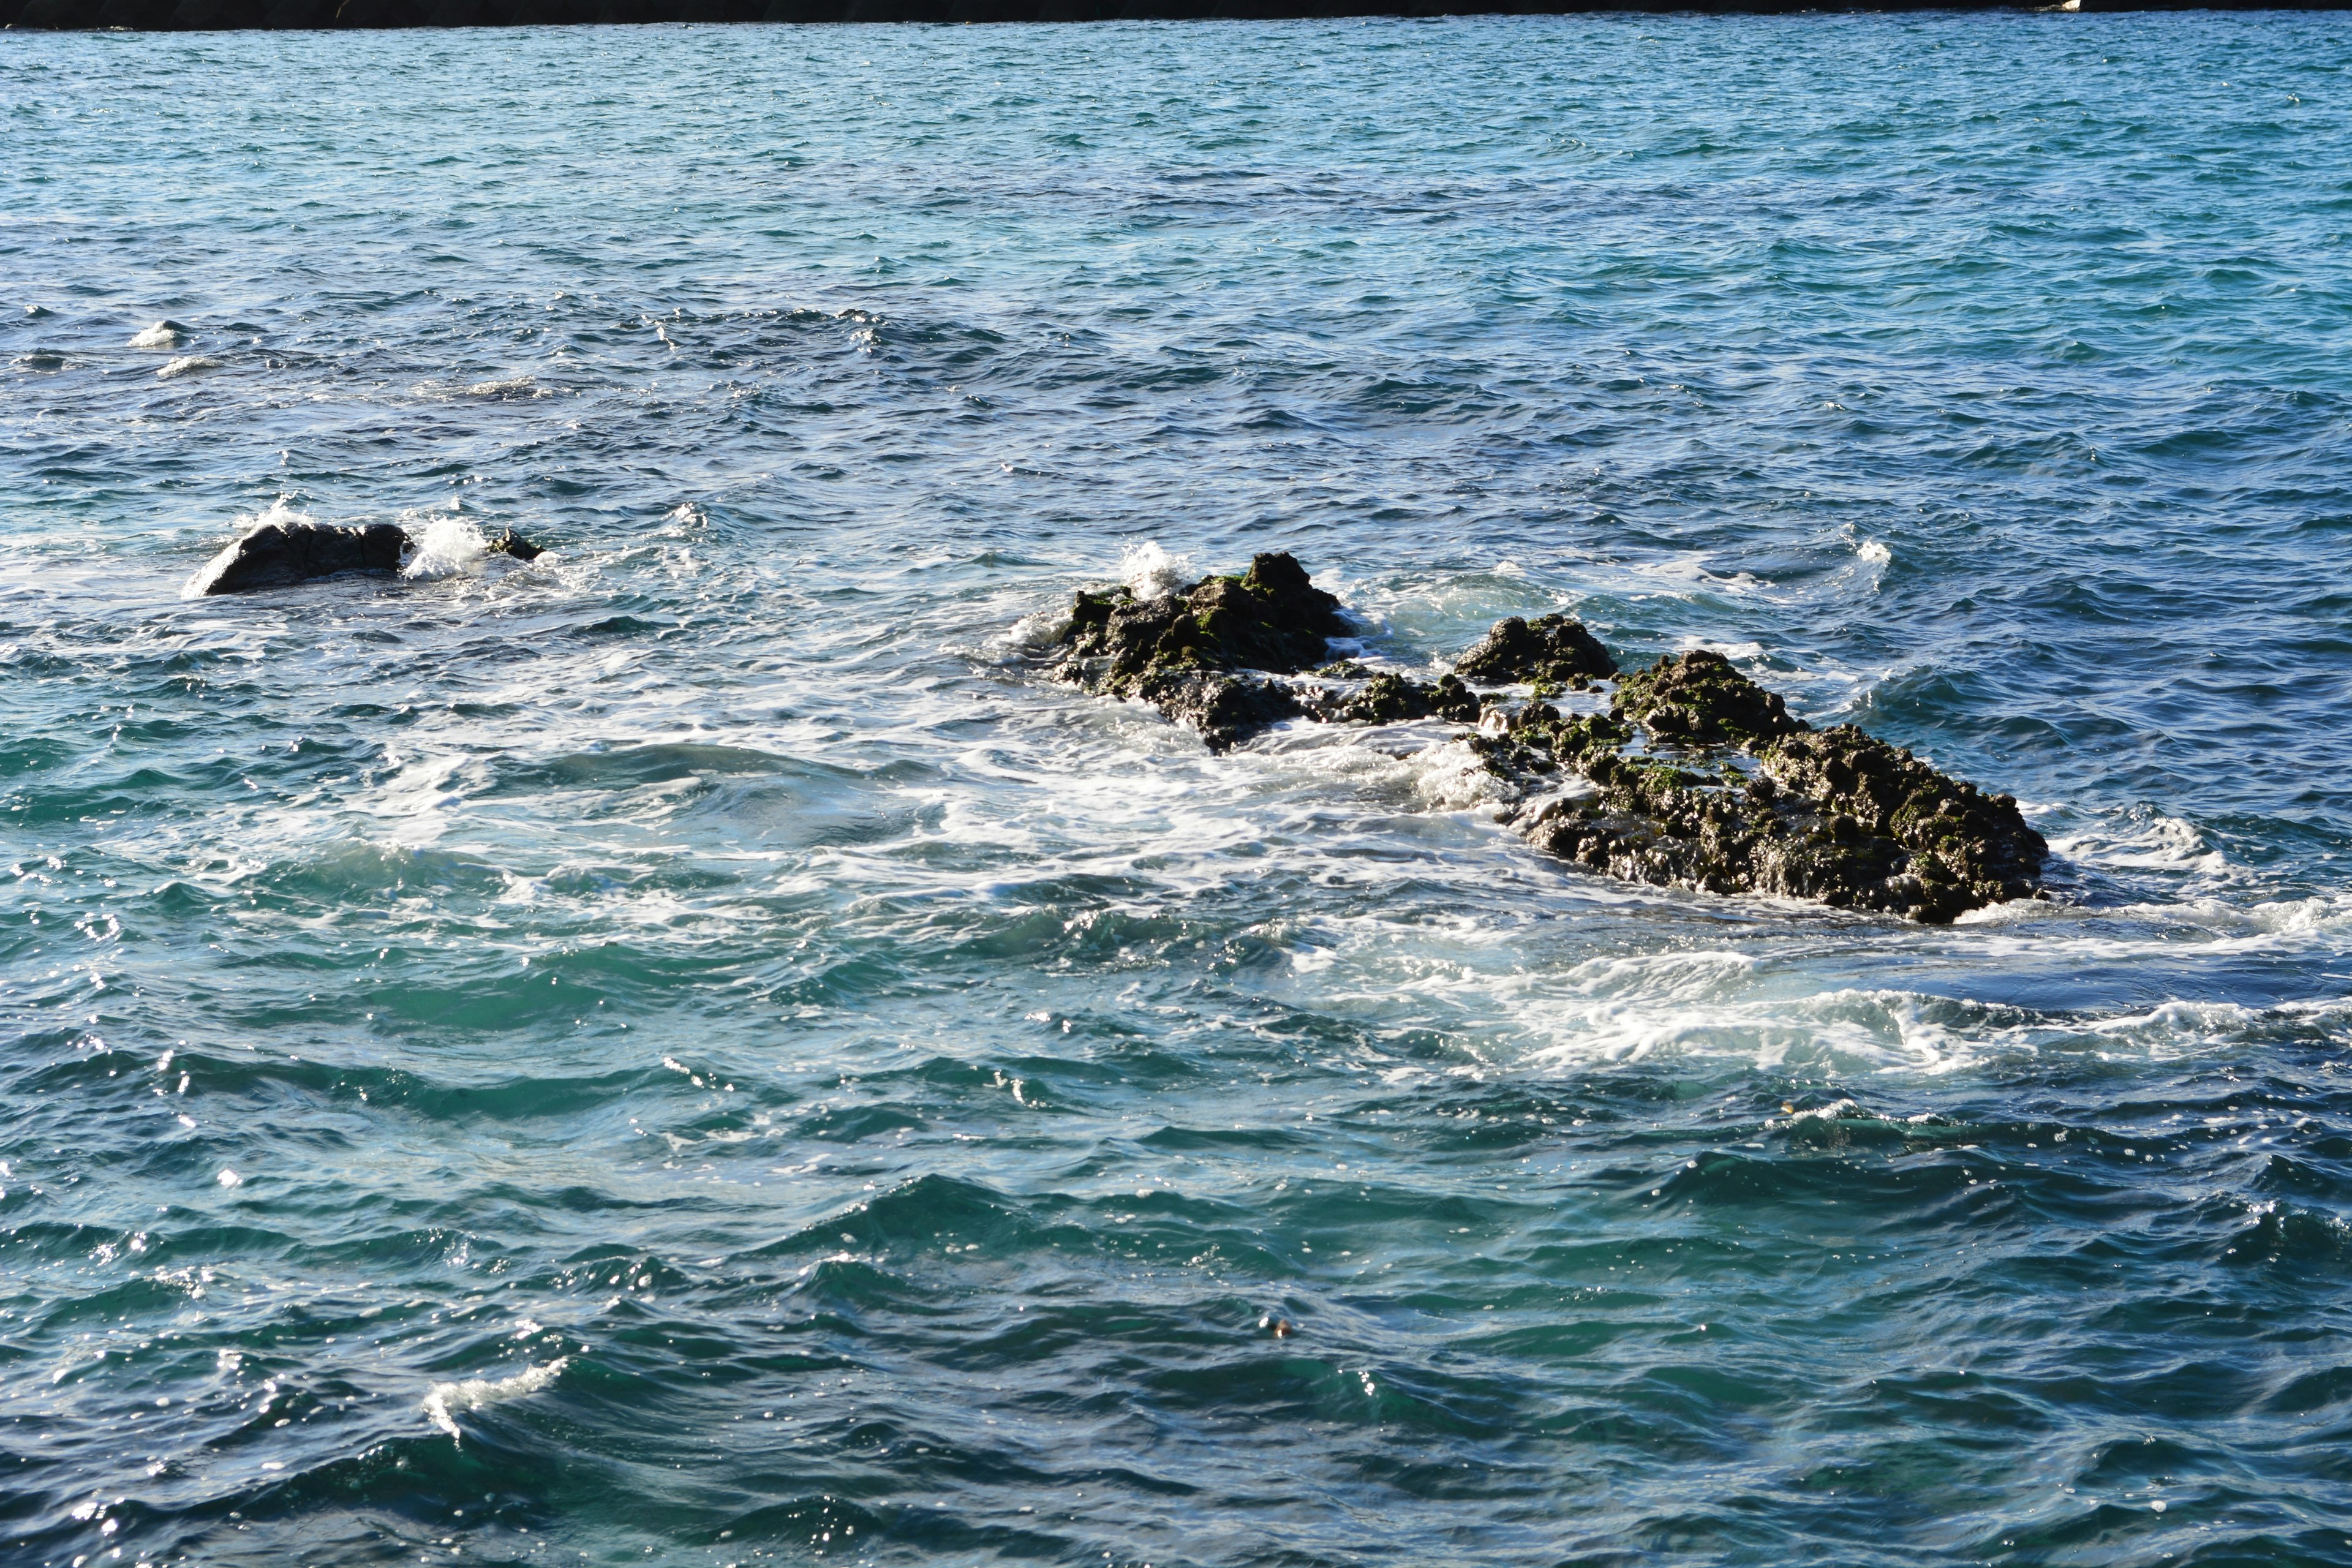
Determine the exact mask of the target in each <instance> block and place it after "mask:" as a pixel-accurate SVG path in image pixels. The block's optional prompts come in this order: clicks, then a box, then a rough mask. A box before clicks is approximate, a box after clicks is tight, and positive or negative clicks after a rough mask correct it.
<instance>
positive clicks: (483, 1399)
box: [425, 1356, 572, 1442]
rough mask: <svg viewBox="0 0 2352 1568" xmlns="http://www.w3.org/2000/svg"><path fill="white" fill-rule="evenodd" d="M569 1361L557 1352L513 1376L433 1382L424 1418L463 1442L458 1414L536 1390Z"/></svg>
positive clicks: (544, 1385)
mask: <svg viewBox="0 0 2352 1568" xmlns="http://www.w3.org/2000/svg"><path fill="white" fill-rule="evenodd" d="M571 1362H572V1358H571V1357H570V1356H557V1357H556V1358H555V1359H554V1360H553V1361H551V1362H549V1363H546V1364H545V1365H544V1366H527V1367H525V1368H523V1370H522V1371H520V1372H519V1373H515V1374H514V1375H513V1376H512V1377H501V1378H497V1379H491V1378H483V1377H469V1378H467V1379H465V1380H464V1381H463V1382H460V1383H436V1384H434V1385H433V1392H432V1393H430V1394H426V1395H425V1419H426V1420H428V1421H430V1422H432V1423H433V1425H434V1426H437V1427H439V1428H440V1429H441V1430H442V1431H444V1432H446V1433H448V1434H449V1436H450V1437H451V1438H453V1439H455V1440H457V1441H460V1442H462V1441H463V1440H464V1434H463V1433H461V1432H459V1431H458V1429H457V1416H458V1415H459V1414H461V1413H467V1412H471V1411H476V1410H480V1409H482V1408H484V1407H486V1406H488V1405H503V1404H505V1403H506V1402H507V1401H508V1400H509V1399H520V1398H522V1397H524V1396H525V1395H527V1394H537V1393H538V1392H539V1391H540V1390H541V1389H542V1388H545V1387H547V1386H548V1385H549V1384H552V1383H553V1382H554V1381H555V1380H556V1379H557V1378H558V1377H560V1376H562V1373H563V1369H564V1368H565V1367H566V1366H568V1365H570V1364H571Z"/></svg>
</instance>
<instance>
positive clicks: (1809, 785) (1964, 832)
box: [1055, 555, 2049, 923]
mask: <svg viewBox="0 0 2352 1568" xmlns="http://www.w3.org/2000/svg"><path fill="white" fill-rule="evenodd" d="M1346 631H1347V626H1346V623H1345V621H1344V620H1342V619H1341V617H1340V615H1339V603H1338V601H1337V600H1335V599H1333V598H1332V597H1331V596H1330V595H1328V594H1325V593H1322V592H1321V591H1320V590H1318V589H1316V588H1315V587H1313V586H1312V585H1311V584H1309V583H1308V582H1307V574H1306V573H1305V571H1304V570H1302V569H1301V568H1300V567H1299V565H1298V563H1297V562H1296V561H1294V560H1292V559H1291V558H1290V557H1289V556H1287V555H1261V556H1258V557H1257V558H1256V559H1255V561H1253V562H1252V563H1251V565H1250V570H1249V572H1248V573H1246V574H1244V575H1243V576H1240V577H1206V578H1202V580H1201V581H1200V582H1198V583H1195V584H1192V585H1191V586H1190V587H1188V588H1186V589H1184V590H1182V591H1181V593H1177V594H1172V595H1165V596H1163V597H1160V598H1156V599H1140V598H1138V597H1137V596H1136V595H1134V594H1133V593H1132V592H1130V591H1129V590H1127V589H1124V588H1121V589H1116V590H1113V591H1111V592H1109V593H1102V594H1080V595H1078V598H1077V603H1076V606H1075V608H1074V610H1073V614H1072V617H1071V620H1070V624H1069V626H1068V627H1067V628H1066V630H1065V631H1064V632H1063V634H1062V637H1061V638H1060V641H1059V643H1058V645H1057V647H1056V648H1055V658H1056V660H1057V668H1058V670H1059V673H1060V674H1061V675H1062V676H1063V678H1064V679H1070V680H1074V681H1076V682H1077V683H1078V684H1080V685H1083V686H1086V687H1087V688H1088V689H1091V690H1097V691H1103V692H1109V693H1114V694H1117V695H1119V696H1128V697H1139V698H1142V699H1144V700H1148V701H1150V702H1153V703H1155V704H1156V705H1158V707H1159V708H1160V711H1162V712H1163V713H1165V714H1167V715H1168V716H1169V717H1170V718H1171V719H1172V720H1175V721H1178V722H1181V723H1186V724H1189V725H1191V726H1192V727H1193V728H1194V729H1196V730H1198V731H1200V732H1201V734H1202V738H1203V739H1205V740H1206V741H1207V742H1208V743H1209V744H1210V746H1211V747H1212V748H1213V749H1217V750H1223V749H1225V748H1227V747H1230V746H1232V745H1234V744H1235V743H1237V742H1239V741H1241V740H1243V739H1245V738H1246V737H1247V736H1249V735H1250V734H1252V733H1255V731H1258V730H1261V729H1264V728H1265V727H1266V726H1267V725H1270V724H1275V723H1278V722H1281V721H1284V720H1286V719H1294V718H1301V717H1304V718H1308V719H1312V720H1316V721H1322V722H1328V723H1370V724H1380V723H1395V722H1401V721H1409V720H1432V719H1433V720H1439V721H1448V722H1453V723H1459V724H1465V725H1475V726H1476V728H1475V731H1473V732H1472V733H1471V734H1470V735H1469V737H1468V740H1469V743H1470V745H1471V747H1472V749H1473V750H1474V751H1475V752H1476V754H1477V755H1478V757H1479V758H1480V760H1481V761H1482V763H1484V764H1485V766H1486V768H1487V770H1488V771H1489V772H1491V773H1494V774H1495V775H1496V777H1497V778H1498V779H1500V780H1502V781H1503V783H1504V784H1505V785H1506V788H1507V792H1508V793H1509V795H1511V796H1512V797H1513V801H1512V804H1511V805H1509V806H1508V807H1507V812H1506V817H1507V820H1508V821H1509V822H1510V823H1511V824H1512V825H1513V826H1515V827H1517V830H1518V831H1519V832H1521V833H1522V834H1524V835H1525V836H1526V837H1528V839H1529V840H1530V841H1531V842H1533V843H1534V844H1536V845H1538V846H1539V847H1542V848H1544V849H1547V850H1549V851H1550V852H1551V853H1553V854H1555V855H1558V856H1559V857H1561V858H1563V859H1567V860H1571V861H1573V862H1575V863H1576V864H1578V865H1580V866H1584V867H1587V868H1591V869H1592V870H1595V871H1601V872H1604V873H1606V874H1608V875H1610V876H1613V877H1619V878H1622V879H1626V880H1629V881H1636V882H1649V883H1654V884H1657V885H1660V886H1665V887H1678V888H1689V889H1696V890H1700V891H1706V892H1712V893H1726V894H1737V893H1761V894H1768V895H1772V896H1778V897H1784V898H1794V899H1806V900H1813V901H1816V902H1820V903H1824V904H1829V905H1832V906H1834V907H1837V908H1840V909H1853V910H1874V911H1879V912H1883V913H1887V914H1896V915H1902V916H1905V917H1906V918H1908V919H1911V920H1916V921H1927V922H1931V923H1946V922H1948V921H1952V920H1954V919H1956V918H1957V917H1958V916H1959V915H1961V914H1964V913H1966V912H1967V911H1968V910H1974V909H1981V908H1983V907H1984V906H1986V905H1988V904H1994V903H2000V902H2003V901H2005V900H2012V899H2022V898H2031V897H2033V896H2035V895H2036V893H2037V891H2038V879H2039V878H2040V876H2041V872H2042V864H2043V861H2044V860H2045V859H2046V858H2047V857H2048V854H2049V846H2048V845H2047V844H2045V843H2044V842H2043V840H2042V836H2041V835H2040V834H2038V833H2036V832H2034V831H2033V829H2032V827H2031V826H2027V824H2026V821H2025V818H2024V816H2023V814H2022V813H2021V812H2020V811H2019V810H2018V807H2017V802H2016V801H2014V800H2013V799H2011V797H2010V796H2008V795H1987V794H1985V793H1983V792H1982V791H1980V790H1979V789H1978V788H1977V787H1976V786H1975V785H1974V784H1969V783H1966V782H1964V781H1962V780H1958V779H1954V778H1952V777H1950V776H1949V775H1948V774H1945V773H1940V772H1938V771H1937V769H1935V768H1934V767H1932V766H1930V765H1929V764H1928V763H1924V762H1921V761H1920V760H1919V759H1918V758H1916V757H1914V756H1913V755H1912V754H1911V753H1910V752H1907V751H1904V750H1902V749H1901V748H1899V747H1895V746H1892V745H1889V744H1888V743H1886V742H1884V741H1881V740H1879V739H1877V738H1875V737H1874V736H1871V735H1868V734H1865V733H1864V732H1863V731H1860V730H1858V729H1856V728H1854V727H1853V725H1851V724H1841V725H1838V726H1836V727H1835V728H1833V729H1830V730H1815V729H1814V728H1813V727H1812V726H1811V725H1810V724H1808V723H1806V722H1805V721H1802V720H1801V719H1797V718H1795V717H1792V716H1791V715H1790V712H1789V710H1788V705H1787V703H1786V702H1785V701H1784V700H1782V699H1781V697H1780V695H1779V694H1778V693H1777V692H1772V691H1768V690H1766V689H1764V688H1762V687H1760V686H1759V685H1758V684H1757V683H1756V682H1754V681H1753V680H1750V679H1748V677H1747V676H1745V675H1743V674H1741V673H1740V672H1739V670H1738V668H1735V667H1734V666H1733V665H1732V663H1731V661H1730V660H1728V659H1727V658H1724V657H1723V656H1722V655H1720V654H1717V653H1711V652H1707V651H1706V650H1698V651H1694V652H1690V653H1685V654H1670V655H1668V656H1666V657H1665V658H1661V659H1659V660H1657V661H1656V662H1655V663H1654V664H1652V665H1651V666H1649V667H1648V668H1645V669H1642V670H1639V671H1636V672H1634V673H1633V674H1631V675H1626V676H1623V677H1622V678H1618V679H1614V680H1613V681H1612V679H1611V678H1612V677H1615V676H1616V671H1617V666H1616V662H1615V660H1614V659H1612V658H1611V657H1610V655H1609V652H1608V650H1607V649H1606V648H1604V647H1601V643H1600V641H1599V639H1597V638H1595V637H1592V635H1591V633H1590V632H1588V631H1587V630H1586V629H1585V628H1584V626H1581V625H1580V623H1578V622H1576V621H1574V620H1571V619H1570V618H1568V617H1566V616H1542V617H1540V618H1538V619H1537V620H1535V621H1532V622H1530V621H1525V620H1521V619H1519V618H1518V617H1517V616H1514V617H1512V618H1510V619H1508V620H1506V621H1503V622H1501V623H1499V624H1497V625H1496V626H1495V628H1494V629H1493V630H1492V631H1490V632H1488V633H1487V634H1486V637H1485V638H1483V639H1482V640H1481V641H1480V642H1479V643H1478V644H1477V645H1476V646H1475V647H1473V648H1472V649H1471V650H1470V651H1469V652H1468V653H1466V654H1465V655H1464V656H1463V657H1462V658H1460V659H1459V660H1457V661H1456V662H1455V665H1454V673H1453V674H1451V675H1448V676H1445V677H1444V678H1442V679H1439V680H1437V681H1434V682H1430V681H1421V680H1415V679H1411V678H1410V677H1406V676H1402V675H1398V674H1395V673H1392V672H1375V671H1373V670H1370V669H1368V668H1365V667H1363V666H1360V665H1355V664H1340V665H1329V666H1323V667H1321V668H1315V667H1316V666H1317V662H1318V660H1319V659H1320V658H1322V656H1323V654H1324V652H1325V645H1326V643H1327V641H1328V639H1329V638H1331V637H1339V636H1343V635H1345V633H1346ZM1309 669H1312V670H1313V674H1312V675H1311V676H1307V675H1302V673H1301V672H1303V671H1307V670H1309ZM1473 682H1475V683H1477V684H1480V685H1486V686H1489V687H1492V686H1520V685H1526V686H1528V687H1530V688H1532V689H1533V692H1534V695H1532V696H1529V697H1527V698H1524V699H1522V698H1515V697H1512V696H1509V695H1507V694H1503V693H1498V692H1495V691H1491V690H1489V691H1486V692H1480V691H1477V690H1475V689H1473V688H1472V684H1471V683H1473ZM1596 685H1604V686H1606V688H1607V689H1606V690H1605V693H1604V692H1602V691H1597V690H1595V687H1596ZM1570 693H1587V694H1589V695H1585V696H1583V697H1582V698H1581V699H1580V700H1581V701H1582V702H1583V703H1585V704H1587V707H1586V709H1585V710H1583V711H1563V710H1561V709H1560V708H1559V707H1556V706H1554V705H1553V703H1552V702H1551V701H1548V700H1545V698H1546V697H1552V698H1559V699H1562V700H1565V697H1566V694H1570ZM1604 696H1605V701H1606V706H1605V707H1602V706H1601V701H1602V700H1603V697H1604Z"/></svg>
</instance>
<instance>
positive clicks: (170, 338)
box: [131, 321, 190, 349]
mask: <svg viewBox="0 0 2352 1568" xmlns="http://www.w3.org/2000/svg"><path fill="white" fill-rule="evenodd" d="M189 335H190V334H189V331H188V329H187V328H185V327H184V326H182V325H180V323H179V322H177V321H158V322H156V323H155V324H154V325H153V326H152V327H144V328H142V329H141V330H140V332H139V335H138V336H136V337H134V338H132V339H131V347H132V348H134V349H175V348H178V347H179V346H180V345H181V344H182V343H184V342H187V341H188V338H189Z"/></svg>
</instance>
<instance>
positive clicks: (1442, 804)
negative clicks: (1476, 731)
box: [1406, 741, 1515, 811]
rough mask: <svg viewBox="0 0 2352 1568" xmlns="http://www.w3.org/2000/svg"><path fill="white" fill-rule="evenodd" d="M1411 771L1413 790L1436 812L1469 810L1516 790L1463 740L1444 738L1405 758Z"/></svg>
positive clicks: (1506, 796) (1499, 799)
mask: <svg viewBox="0 0 2352 1568" xmlns="http://www.w3.org/2000/svg"><path fill="white" fill-rule="evenodd" d="M1406 763H1407V765H1408V766H1410V767H1412V770H1413V780H1412V791H1413V794H1414V795H1417V796H1419V797H1420V798H1421V799H1422V800H1423V802H1425V803H1427V804H1428V805H1430V806H1431V807H1433V809H1435V810H1438V811H1468V810H1470V809H1471V808H1472V807H1474V806H1480V805H1496V804H1499V803H1500V802H1503V801H1506V800H1508V799H1510V798H1511V797H1512V795H1513V794H1514V793H1515V792H1514V791H1513V790H1512V789H1511V787H1510V786H1509V785H1508V784H1506V783H1505V782H1504V781H1503V780H1501V779H1499V778H1497V777H1496V775H1495V773H1494V770H1492V769H1491V768H1489V767H1487V766H1486V761H1485V759H1483V758H1482V757H1480V756H1479V755H1478V753H1477V752H1475V751H1473V750H1471V748H1470V743H1469V742H1466V741H1446V742H1441V743H1440V744H1437V745H1434V746H1430V747H1426V748H1424V749H1423V750H1422V751H1419V752H1414V753H1413V754H1412V756H1411V757H1409V758H1407V759H1406Z"/></svg>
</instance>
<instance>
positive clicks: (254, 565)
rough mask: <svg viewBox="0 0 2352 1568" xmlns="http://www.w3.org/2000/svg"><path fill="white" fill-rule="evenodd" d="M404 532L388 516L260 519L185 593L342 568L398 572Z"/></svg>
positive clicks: (267, 584) (293, 579) (241, 590)
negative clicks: (343, 524) (362, 522)
mask: <svg viewBox="0 0 2352 1568" xmlns="http://www.w3.org/2000/svg"><path fill="white" fill-rule="evenodd" d="M408 544H409V542H408V535H407V534H405V533H404V532H402V531H400V529H399V528H398V527H396V526H395V525H394V524H392V523H389V522H375V523H369V524H368V525H366V526H365V527H362V528H339V527H336V526H334V525H333V524H331V523H323V522H311V521H307V520H303V521H282V522H261V523H257V524H255V525H254V526H253V527H252V528H249V529H247V531H246V532H245V534H244V536H243V537H242V538H240V539H238V540H237V541H236V543H234V544H231V545H230V546H229V547H228V548H227V549H226V550H224V551H222V552H220V553H219V554H218V555H215V556H214V557H213V558H212V560H211V561H209V562H207V563H205V567H204V569H203V570H202V571H200V572H198V573H197V574H196V575H195V577H194V579H193V580H192V581H191V582H190V583H189V584H188V588H187V596H188V597H190V598H199V597H202V596H204V595H210V594H249V593H252V592H253V591H255V590H256V589H259V588H290V587H292V586H293V585H294V584H297V583H308V582H310V580H311V579H312V578H314V577H332V576H335V575H337V574H341V573H345V572H381V573H397V572H398V571H399V570H400V562H401V557H402V555H404V553H405V552H407V550H408Z"/></svg>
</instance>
